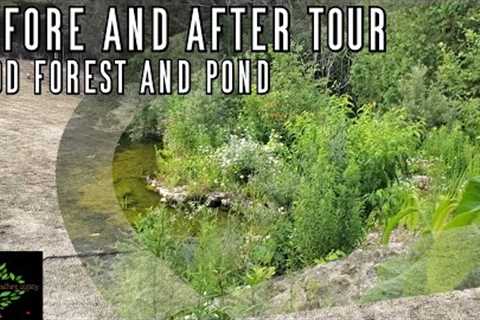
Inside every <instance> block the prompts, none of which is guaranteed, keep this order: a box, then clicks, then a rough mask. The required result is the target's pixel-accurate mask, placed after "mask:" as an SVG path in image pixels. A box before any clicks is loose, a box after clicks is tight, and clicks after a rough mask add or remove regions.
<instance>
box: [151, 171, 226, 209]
mask: <svg viewBox="0 0 480 320" xmlns="http://www.w3.org/2000/svg"><path fill="white" fill-rule="evenodd" d="M146 182H147V186H148V188H149V189H150V190H152V191H154V192H156V193H158V194H159V195H160V197H161V198H162V199H161V202H163V203H165V204H167V205H169V206H171V207H177V206H182V205H186V204H190V205H191V206H192V207H194V206H198V205H202V206H205V207H207V208H212V209H223V210H228V209H230V208H231V207H232V199H233V196H232V195H231V194H230V193H227V192H218V191H216V192H210V193H207V194H205V195H200V196H199V195H195V194H193V193H189V192H188V190H187V188H186V187H176V188H167V187H165V186H163V185H162V183H161V182H160V181H159V180H158V179H155V178H154V177H151V176H149V177H147V178H146Z"/></svg>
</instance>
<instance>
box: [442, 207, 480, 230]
mask: <svg viewBox="0 0 480 320" xmlns="http://www.w3.org/2000/svg"><path fill="white" fill-rule="evenodd" d="M479 219H480V208H479V209H477V210H472V211H469V212H465V213H462V214H459V215H458V216H456V217H455V218H453V219H452V221H450V222H449V223H448V224H447V225H446V226H445V230H450V229H454V228H460V227H465V226H468V225H471V224H473V223H478V221H479Z"/></svg>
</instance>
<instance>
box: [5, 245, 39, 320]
mask: <svg viewBox="0 0 480 320" xmlns="http://www.w3.org/2000/svg"><path fill="white" fill-rule="evenodd" d="M3 263H6V264H7V269H8V271H9V272H13V273H14V274H15V275H17V276H20V275H21V276H23V279H24V280H25V284H26V285H28V284H35V285H38V286H39V287H40V290H39V291H29V292H26V293H25V294H24V295H23V296H22V297H21V298H20V300H18V301H15V302H14V303H13V304H12V305H10V306H9V307H7V308H6V309H5V310H3V311H0V315H1V317H0V319H1V320H24V319H26V320H41V319H42V318H43V317H42V313H43V268H42V264H43V254H42V252H0V265H2V264H3ZM1 284H12V283H11V282H8V281H1V280H0V285H1ZM0 292H1V291H0Z"/></svg>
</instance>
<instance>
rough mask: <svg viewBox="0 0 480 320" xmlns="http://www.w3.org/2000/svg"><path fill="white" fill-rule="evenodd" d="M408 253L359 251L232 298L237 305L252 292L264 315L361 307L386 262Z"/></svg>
mask: <svg viewBox="0 0 480 320" xmlns="http://www.w3.org/2000/svg"><path fill="white" fill-rule="evenodd" d="M405 251H406V248H405V246H403V247H402V246H394V247H393V248H385V247H381V248H378V247H377V248H376V249H369V250H363V249H358V250H356V251H355V252H353V253H352V254H351V255H350V256H348V257H346V258H345V259H343V260H338V261H334V262H330V263H326V264H322V265H318V266H315V267H313V268H309V269H306V270H304V271H303V272H299V273H296V274H293V275H288V276H284V277H281V278H276V279H272V280H271V281H269V282H267V283H265V284H261V285H260V286H258V287H256V288H251V289H250V291H247V292H245V291H243V292H241V293H240V294H238V295H237V296H235V297H233V296H231V297H229V298H228V299H230V301H231V303H232V304H233V305H234V304H236V303H238V301H242V300H244V299H245V297H248V296H251V295H252V291H253V294H254V295H255V296H257V298H256V300H257V301H261V304H262V309H261V313H262V314H281V313H290V312H300V311H306V310H312V309H319V308H328V307H335V306H343V305H351V304H354V303H357V302H358V301H359V299H360V298H361V297H362V295H363V294H365V293H366V292H367V291H368V290H370V289H372V288H373V287H374V286H375V285H376V283H377V274H376V272H375V269H376V268H377V267H378V266H379V265H380V264H381V263H383V262H384V261H385V260H387V259H388V258H391V257H395V256H398V255H399V254H401V253H403V252H405Z"/></svg>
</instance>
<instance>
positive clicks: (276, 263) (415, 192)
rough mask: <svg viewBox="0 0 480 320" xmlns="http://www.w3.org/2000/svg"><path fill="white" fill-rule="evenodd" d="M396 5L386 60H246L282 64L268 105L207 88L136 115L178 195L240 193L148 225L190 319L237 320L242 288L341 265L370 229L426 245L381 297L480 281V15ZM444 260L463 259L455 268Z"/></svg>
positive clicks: (163, 213)
mask: <svg viewBox="0 0 480 320" xmlns="http://www.w3.org/2000/svg"><path fill="white" fill-rule="evenodd" d="M390 6H391V8H392V14H391V18H390V19H389V26H388V27H389V30H390V31H389V48H388V51H387V52H386V53H385V54H370V53H368V52H362V53H358V54H353V53H349V52H342V53H339V54H338V55H333V54H332V55H331V56H330V55H328V56H323V55H320V56H318V55H313V56H312V54H311V53H310V52H309V50H307V48H303V47H302V46H301V45H299V44H296V45H295V46H294V50H292V52H290V53H288V54H286V53H283V54H279V53H274V52H268V53H265V54H254V53H247V54H245V55H244V56H242V57H247V58H251V59H254V58H259V57H261V58H265V59H268V60H269V61H270V63H271V65H272V68H273V69H272V74H273V75H274V76H273V79H272V88H271V92H270V93H269V94H268V95H257V94H255V90H253V91H254V94H252V95H248V96H240V95H233V96H223V95H213V96H205V95H204V94H203V91H202V90H199V89H198V90H197V89H195V90H194V91H193V92H192V93H191V94H190V95H188V96H175V95H174V96H171V97H168V98H165V99H163V100H161V101H160V100H153V101H151V102H149V105H148V107H147V108H146V109H145V113H144V114H143V115H141V116H140V117H138V118H137V120H136V125H135V126H134V127H136V126H138V127H139V128H136V130H137V131H136V133H135V132H133V131H132V133H131V135H132V137H140V136H148V135H150V134H152V133H154V134H157V133H158V134H159V135H161V138H162V141H161V142H162V143H161V144H159V146H160V147H159V148H158V149H157V152H156V161H157V165H158V170H157V172H155V173H156V174H157V176H158V178H159V181H162V182H163V183H164V184H165V185H166V187H177V186H181V187H185V188H187V189H188V190H189V191H194V192H195V193H196V195H198V198H199V199H202V197H205V195H206V194H207V192H212V191H226V192H228V193H229V194H233V195H234V200H233V201H232V206H231V208H229V209H228V210H224V209H222V210H220V209H218V210H217V209H215V210H214V209H206V208H204V207H203V206H202V205H200V206H198V207H196V208H195V210H192V209H188V208H179V209H178V208H177V210H170V209H167V208H164V207H159V208H157V209H153V210H150V211H147V212H146V213H145V214H144V215H143V217H142V218H141V219H140V221H139V222H138V224H137V232H138V240H139V242H140V243H142V244H143V245H144V246H145V247H146V248H148V250H149V251H150V252H152V253H154V255H155V256H157V257H159V258H160V259H162V260H163V261H165V263H166V264H167V265H168V266H169V267H170V268H171V269H173V270H174V271H175V273H176V274H177V275H178V276H180V277H181V279H183V280H184V281H187V282H188V283H189V284H190V285H192V286H193V287H194V288H195V290H196V292H197V293H199V294H200V295H201V296H202V298H203V300H202V301H201V302H200V303H197V304H195V305H194V306H188V307H187V308H186V309H183V311H182V312H180V313H178V315H179V316H184V317H190V318H191V319H197V318H198V319H224V318H225V319H226V318H227V317H228V316H227V314H229V313H230V310H226V309H225V310H224V309H223V308H222V299H223V298H224V297H226V296H228V295H229V294H231V293H232V292H234V291H238V290H241V288H242V287H246V286H252V287H261V284H262V283H263V282H268V281H271V280H272V279H274V277H275V276H281V275H285V274H288V273H289V272H291V271H295V270H298V269H301V268H304V267H307V266H309V265H312V264H318V263H328V262H331V261H334V260H337V259H341V258H343V257H344V256H345V255H347V254H349V253H351V252H352V251H353V250H354V249H356V248H357V247H358V245H359V244H360V243H361V242H362V240H363V238H364V235H365V234H366V233H367V232H369V231H370V229H372V228H375V229H378V228H380V229H382V228H383V229H384V237H383V241H384V243H388V241H389V239H390V237H391V234H392V233H393V232H394V230H395V229H396V228H397V227H398V226H405V227H406V228H407V229H408V230H410V231H412V232H416V233H420V234H421V235H422V241H420V243H419V244H418V245H417V247H416V248H414V251H415V252H414V253H412V255H410V256H408V257H406V258H399V259H398V260H396V261H394V262H392V263H390V264H387V265H386V266H385V268H384V269H385V270H383V271H384V274H383V275H381V274H380V277H381V279H382V281H383V282H382V284H381V285H380V286H379V288H376V289H375V290H373V291H372V294H371V296H370V298H372V299H373V300H375V299H377V298H382V297H399V296H403V295H413V294H426V293H431V292H439V291H442V290H446V289H452V288H455V287H456V286H460V285H461V283H462V281H463V280H464V279H465V277H466V276H467V274H468V273H469V272H470V271H472V269H473V267H474V264H475V263H477V262H478V259H477V257H478V255H477V254H478V252H477V251H475V249H474V248H473V247H469V248H468V250H466V251H465V252H457V250H460V248H461V242H462V239H467V240H468V239H469V240H472V239H477V238H476V237H477V233H476V232H477V230H476V229H475V228H477V222H478V208H477V207H478V203H477V202H478V199H477V196H478V194H479V193H480V191H479V190H478V185H479V182H478V179H476V178H474V177H476V176H480V152H479V151H480V145H479V143H480V140H479V139H480V137H479V132H480V103H479V101H480V100H479V99H480V97H479V91H478V90H479V89H478V88H479V87H478V84H479V79H480V76H479V73H478V72H479V71H478V69H480V68H479V67H478V66H479V65H480V59H479V53H480V52H479V50H480V40H479V39H480V36H479V33H478V31H477V30H478V27H479V21H480V18H479V14H478V4H476V3H475V1H470V0H469V1H462V2H459V1H443V2H441V3H428V4H417V5H415V6H412V7H405V6H403V5H398V4H393V3H392V4H391V5H390ZM433 24H435V25H436V26H437V27H436V28H431V27H430V26H431V25H433ZM297 27H299V26H297ZM301 31H302V30H300V32H301ZM325 61H327V62H325ZM330 62H331V64H330V66H325V65H323V64H329V63H330ZM327 69H328V70H327ZM346 71H348V72H346ZM346 74H349V75H350V77H348V76H345V75H346ZM201 76H202V75H201V74H197V75H196V77H198V79H201ZM348 78H349V79H348ZM340 93H341V94H340ZM138 129H140V130H138ZM126 204H127V205H128V202H127V203H126ZM442 250H444V251H445V252H447V253H448V255H450V257H455V259H458V261H459V262H461V263H459V265H458V266H456V267H455V268H452V270H448V268H447V267H446V266H447V265H448V263H449V262H450V260H451V259H450V257H448V256H447V257H446V256H445V255H443V256H442V254H441V252H442ZM469 259H470V260H469ZM472 261H473V262H472ZM435 265H437V266H438V267H436V266H435ZM380 273H382V271H381V272H380ZM442 273H444V274H446V277H447V280H446V281H445V284H444V285H442V283H441V281H440V280H439V279H440V278H441V274H442ZM239 288H240V289H239ZM377 289H378V290H377ZM251 298H252V299H251V300H252V301H254V300H255V299H256V298H255V296H252V297H251ZM367 300H368V299H367ZM171 314H175V313H171ZM230 316H231V315H230Z"/></svg>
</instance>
